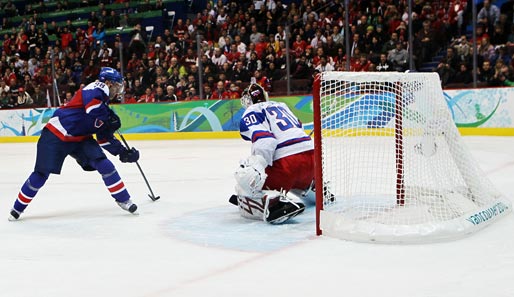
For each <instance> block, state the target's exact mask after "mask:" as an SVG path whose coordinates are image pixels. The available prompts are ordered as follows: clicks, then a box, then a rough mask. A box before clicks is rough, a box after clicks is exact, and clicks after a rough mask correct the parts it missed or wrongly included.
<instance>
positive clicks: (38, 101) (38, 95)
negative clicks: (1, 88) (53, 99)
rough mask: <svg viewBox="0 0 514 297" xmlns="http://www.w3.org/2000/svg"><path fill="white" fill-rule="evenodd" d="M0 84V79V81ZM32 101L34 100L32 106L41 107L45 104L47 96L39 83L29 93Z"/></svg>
mask: <svg viewBox="0 0 514 297" xmlns="http://www.w3.org/2000/svg"><path fill="white" fill-rule="evenodd" d="M0 84H1V81H0ZM31 97H32V99H33V101H34V103H33V104H34V107H43V106H47V98H46V94H45V92H44V91H43V90H41V88H40V86H39V85H36V86H35V87H34V92H33V93H32V95H31Z"/></svg>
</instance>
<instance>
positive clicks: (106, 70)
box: [98, 67, 123, 84]
mask: <svg viewBox="0 0 514 297" xmlns="http://www.w3.org/2000/svg"><path fill="white" fill-rule="evenodd" d="M98 80H100V81H101V82H105V81H106V80H109V81H113V82H117V83H120V84H121V83H123V77H121V74H120V73H119V72H118V71H117V70H116V69H114V68H111V67H102V69H101V70H100V74H99V75H98Z"/></svg>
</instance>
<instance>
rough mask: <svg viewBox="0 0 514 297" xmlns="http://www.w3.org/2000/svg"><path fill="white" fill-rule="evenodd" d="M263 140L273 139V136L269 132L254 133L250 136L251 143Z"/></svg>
mask: <svg viewBox="0 0 514 297" xmlns="http://www.w3.org/2000/svg"><path fill="white" fill-rule="evenodd" d="M263 138H275V135H273V134H272V133H271V132H269V131H255V132H253V134H252V142H256V141H257V140H259V139H263Z"/></svg>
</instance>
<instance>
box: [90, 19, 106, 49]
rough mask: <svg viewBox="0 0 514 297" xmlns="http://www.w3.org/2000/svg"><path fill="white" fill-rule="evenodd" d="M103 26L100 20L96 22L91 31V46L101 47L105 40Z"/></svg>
mask: <svg viewBox="0 0 514 297" xmlns="http://www.w3.org/2000/svg"><path fill="white" fill-rule="evenodd" d="M105 35H106V33H105V28H104V25H103V23H102V22H98V24H97V25H96V28H95V30H94V31H93V41H94V43H93V47H95V48H101V47H102V46H103V44H104V42H105Z"/></svg>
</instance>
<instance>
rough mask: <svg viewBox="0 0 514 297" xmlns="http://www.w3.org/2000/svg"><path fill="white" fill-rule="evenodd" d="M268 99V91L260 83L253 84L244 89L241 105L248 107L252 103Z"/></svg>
mask: <svg viewBox="0 0 514 297" xmlns="http://www.w3.org/2000/svg"><path fill="white" fill-rule="evenodd" d="M266 101H268V93H267V92H266V91H265V90H264V88H263V87H261V86H260V85H258V84H251V85H249V86H248V88H246V89H245V90H244V91H243V94H242V96H241V105H243V107H245V108H248V107H249V106H250V105H252V104H256V103H259V102H266Z"/></svg>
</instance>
